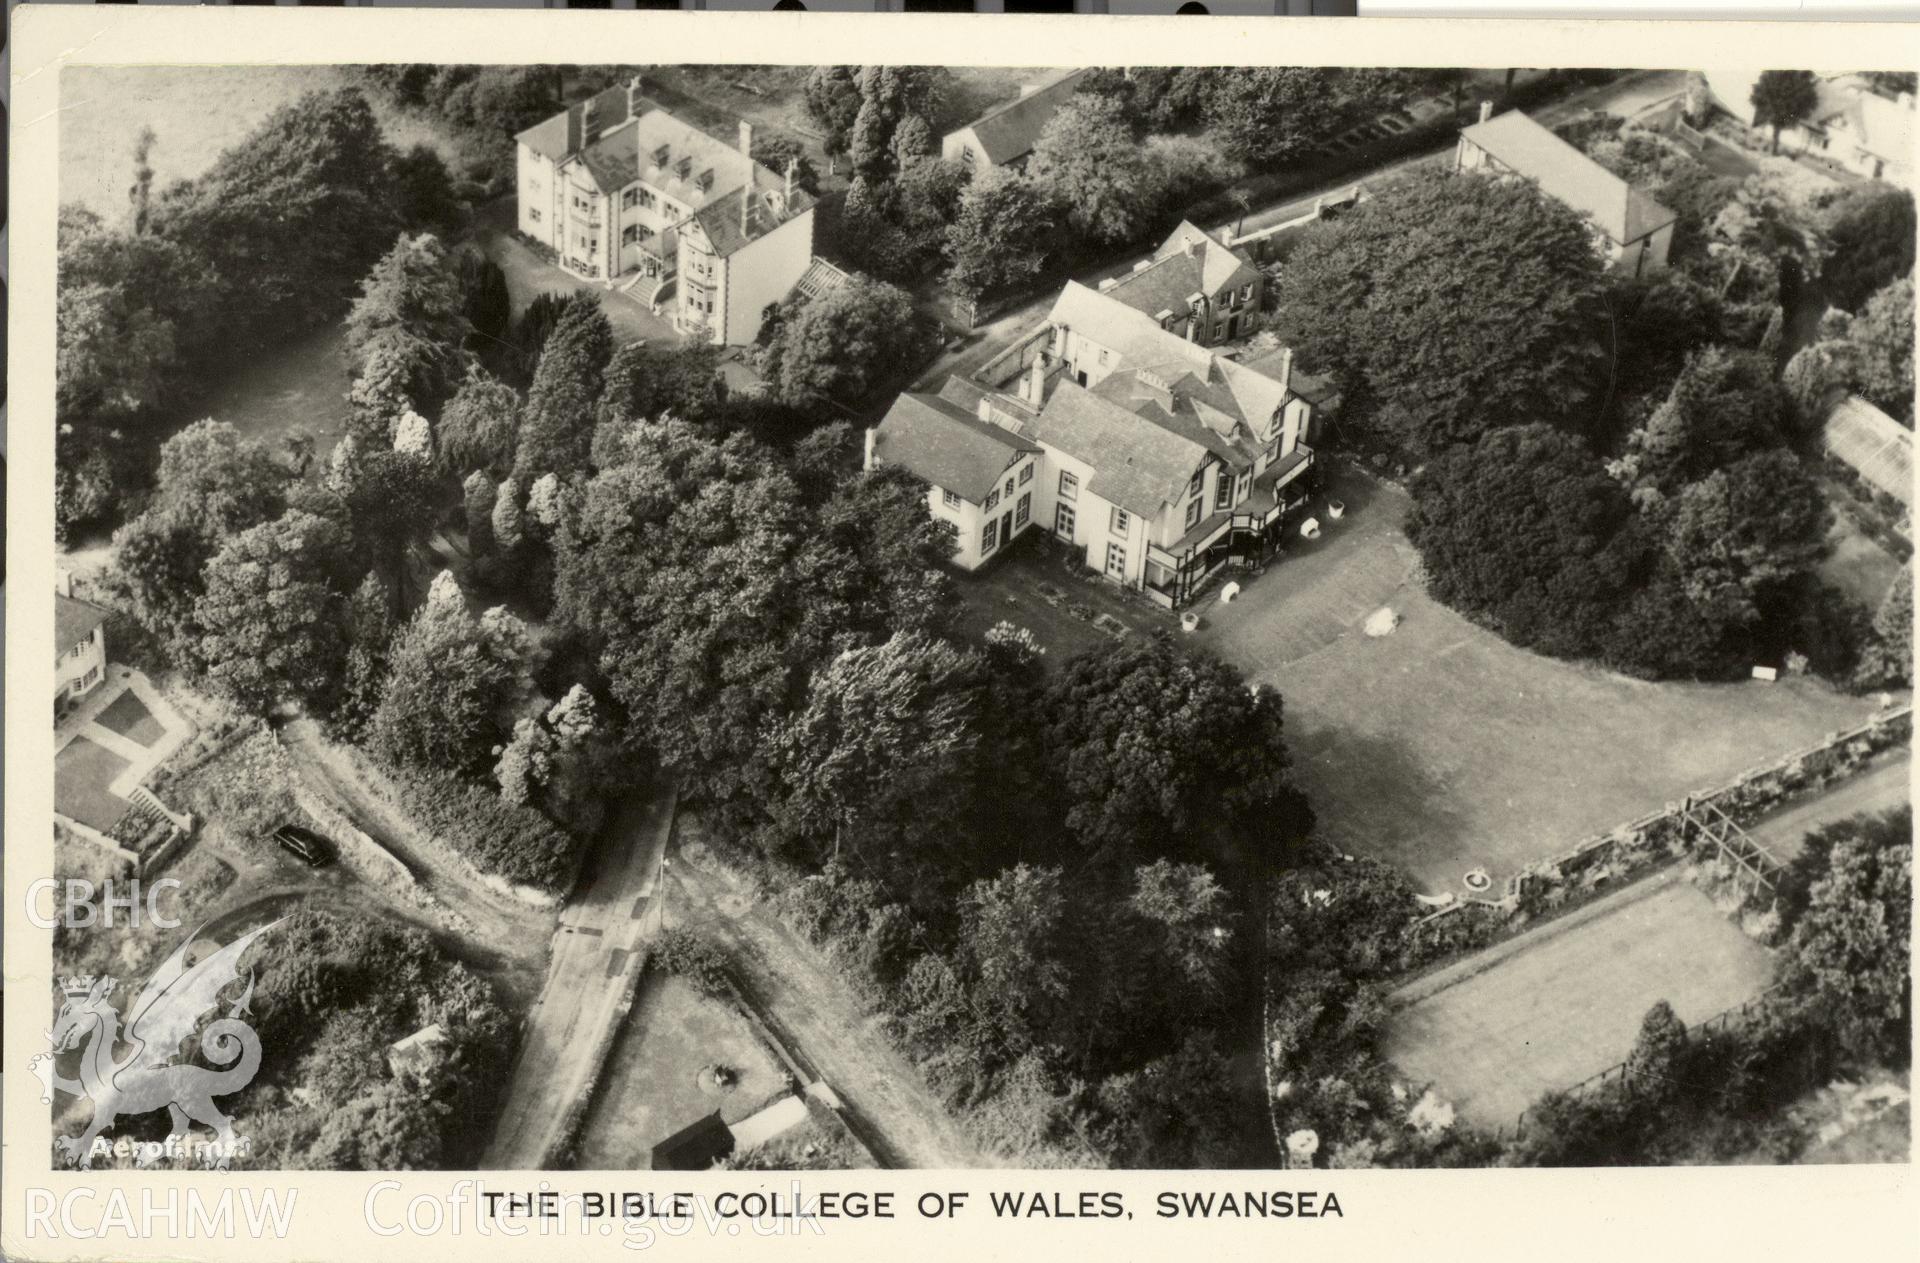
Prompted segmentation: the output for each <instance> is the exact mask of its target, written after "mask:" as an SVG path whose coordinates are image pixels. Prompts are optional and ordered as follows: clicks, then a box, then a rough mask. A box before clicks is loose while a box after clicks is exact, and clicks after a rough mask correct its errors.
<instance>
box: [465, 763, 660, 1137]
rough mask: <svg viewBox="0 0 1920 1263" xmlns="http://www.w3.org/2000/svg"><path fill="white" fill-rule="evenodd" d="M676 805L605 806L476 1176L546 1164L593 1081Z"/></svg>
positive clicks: (623, 995)
mask: <svg viewBox="0 0 1920 1263" xmlns="http://www.w3.org/2000/svg"><path fill="white" fill-rule="evenodd" d="M677 799H678V794H677V792H676V791H674V790H672V789H668V790H665V791H663V792H658V793H653V794H648V795H646V796H644V797H636V798H631V799H628V800H626V801H625V802H623V803H622V804H620V806H619V807H618V808H617V809H616V810H615V812H614V815H613V818H612V820H611V822H610V823H609V824H608V827H607V836H606V837H605V838H604V839H603V841H602V842H601V844H600V848H599V853H598V855H597V856H596V858H595V861H594V870H593V871H592V872H590V873H589V875H588V877H587V881H586V883H585V885H584V887H583V888H582V890H581V891H580V893H579V894H578V895H577V896H576V897H575V898H574V900H573V901H572V902H570V903H569V904H568V905H567V908H566V911H565V912H563V913H562V914H561V916H560V928H559V929H558V931H556V932H555V934H554V937H553V950H552V953H551V955H550V957H549V963H548V967H547V983H546V986H545V987H543V988H542V989H541V991H540V998H539V1000H538V1001H536V1002H535V1004H534V1006H533V1011H532V1012H531V1013H530V1014H528V1016H527V1023H526V1031H525V1033H524V1034H523V1035H522V1037H521V1041H520V1058H519V1061H518V1062H516V1063H515V1065H514V1069H513V1080H512V1082H511V1084H510V1085H509V1086H508V1088H507V1096H506V1100H505V1101H504V1102H503V1104H502V1105H501V1109H500V1119H499V1122H498V1124H497V1125H496V1127H495V1130H494V1134H493V1143H492V1144H491V1145H490V1146H489V1147H488V1149H487V1153H486V1157H485V1158H484V1159H482V1161H481V1163H480V1167H481V1169H482V1170H487V1171H527V1170H539V1169H543V1168H545V1167H546V1166H548V1164H549V1163H550V1162H551V1161H552V1159H553V1157H554V1154H555V1151H556V1150H557V1149H558V1148H559V1146H560V1144H561V1142H562V1140H563V1139H564V1138H565V1135H564V1133H565V1130H566V1125H567V1120H568V1116H569V1113H570V1111H571V1109H572V1107H573V1106H574V1105H575V1104H576V1103H578V1102H581V1101H582V1100H583V1099H584V1098H585V1097H586V1095H587V1094H588V1093H589V1092H590V1091H591V1090H592V1088H593V1082H594V1080H595V1079H596V1078H598V1077H599V1074H600V1067H601V1064H602V1063H603V1062H604V1060H605V1058H606V1054H607V1050H608V1049H609V1048H610V1047H611V1046H612V1043H613V1037H614V1035H615V1034H616V1033H617V1032H618V1030H619V1028H620V1024H621V1022H623V1021H624V1020H625V1019H626V1015H627V1005H628V1002H629V996H630V990H629V988H630V984H631V982H632V981H633V977H634V972H635V970H636V968H637V966H638V957H639V953H640V952H641V950H642V948H643V947H644V946H645V943H646V941H647V940H648V939H650V938H651V937H652V936H653V935H654V934H655V933H656V932H658V930H659V928H660V926H659V917H658V916H657V915H654V909H653V895H654V893H655V886H656V883H657V881H658V878H659V875H660V872H661V861H662V859H663V857H664V856H665V854H666V849H667V840H668V838H669V837H670V836H671V835H672V833H673V820H674V810H675V807H676V805H677Z"/></svg>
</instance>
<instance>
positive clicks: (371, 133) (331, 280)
mask: <svg viewBox="0 0 1920 1263" xmlns="http://www.w3.org/2000/svg"><path fill="white" fill-rule="evenodd" d="M395 157H396V155H395V153H394V151H393V149H392V147H391V146H389V145H388V144H387V143H386V141H385V139H384V138H383V137H382V135H381V133H380V125H379V122H378V120H376V119H375V117H374V114H373V108H372V107H371V106H370V105H368V103H367V100H366V98H365V97H364V96H362V95H361V94H360V93H359V92H358V91H356V90H354V89H351V88H343V89H338V90H335V91H331V92H314V93H309V94H308V95H307V96H305V97H303V98H301V99H300V100H299V101H297V102H295V103H294V104H292V105H288V106H285V107H283V108H281V109H279V110H276V111H275V112H274V113H273V114H271V115H269V116H268V117H267V119H266V121H264V122H263V123H261V125H260V126H259V127H258V128H256V129H255V130H254V131H253V132H252V133H251V134H250V135H248V136H247V138H246V139H244V140H242V141H241V142H240V143H239V144H237V145H235V146H234V147H233V148H231V149H228V150H226V151H224V152H223V153H221V155H220V156H219V157H218V158H217V159H215V160H214V162H213V165H212V166H210V167H208V168H207V170H206V171H204V172H202V173H201V174H200V175H198V176H195V177H194V178H193V179H191V180H184V181H181V182H180V183H178V184H174V185H172V186H170V187H168V188H167V189H166V190H164V191H163V192H162V194H161V196H160V197H159V198H158V199H157V201H156V202H155V204H154V207H153V217H152V224H153V231H154V232H155V233H156V234H157V235H159V236H162V237H165V238H167V239H169V240H171V241H175V242H177V243H179V244H180V245H182V246H183V247H185V248H187V249H189V250H191V251H193V252H195V253H196V254H198V255H199V256H201V257H202V258H205V259H206V260H208V261H209V263H211V265H212V267H213V271H214V273H215V275H216V277H217V278H218V286H219V295H220V299H219V303H220V310H221V313H222V319H221V326H222V332H223V336H224V337H225V338H226V339H227V340H228V345H229V347H231V348H234V349H238V348H242V347H248V346H256V347H257V346H262V345H266V344H268V343H270V342H271V341H273V340H275V339H276V338H277V337H279V336H282V335H283V334H285V333H287V332H292V331H296V330H300V329H306V328H312V327H314V326H315V325H317V324H318V323H320V322H321V321H323V320H327V319H331V318H333V317H335V316H337V315H338V314H339V312H340V311H341V310H342V309H343V308H344V307H345V306H346V304H347V301H348V299H349V298H350V297H351V296H352V292H353V287H354V285H355V283H356V282H358V281H359V279H360V278H361V277H362V276H364V275H365V274H366V271H367V269H368V267H370V266H371V265H372V264H373V262H374V260H375V259H377V258H379V257H380V255H381V253H382V252H384V251H385V250H386V249H387V247H388V246H389V245H390V244H391V243H392V240H393V236H394V234H395V233H396V232H397V231H399V229H400V228H401V227H402V224H401V222H400V219H399V215H398V212H397V210H396V209H395V207H394V204H393V201H392V199H391V197H390V196H389V194H390V193H391V185H390V182H389V175H390V172H391V169H392V164H393V162H394V159H395Z"/></svg>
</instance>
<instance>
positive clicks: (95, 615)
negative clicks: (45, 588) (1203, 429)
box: [53, 592, 107, 661]
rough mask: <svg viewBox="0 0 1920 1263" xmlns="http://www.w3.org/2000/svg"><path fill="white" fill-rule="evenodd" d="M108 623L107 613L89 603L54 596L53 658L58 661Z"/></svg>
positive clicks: (57, 595) (56, 594)
mask: <svg viewBox="0 0 1920 1263" xmlns="http://www.w3.org/2000/svg"><path fill="white" fill-rule="evenodd" d="M106 621H107V612H106V611H105V610H103V609H101V608H100V607H99V606H97V605H94V604H93V603H92V602H89V601H77V600H75V599H74V598H72V597H70V596H61V595H60V594H59V593H58V592H56V593H54V594H53V656H54V659H55V660H56V661H58V660H59V658H60V656H61V655H62V654H64V653H66V651H67V650H69V649H71V648H73V647H74V646H75V645H77V644H79V643H80V642H81V641H83V640H85V639H86V638H87V637H89V636H91V635H93V629H94V628H96V627H98V626H100V625H101V624H102V623H104V622H106Z"/></svg>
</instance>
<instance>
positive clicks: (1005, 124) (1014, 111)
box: [940, 69, 1093, 176]
mask: <svg viewBox="0 0 1920 1263" xmlns="http://www.w3.org/2000/svg"><path fill="white" fill-rule="evenodd" d="M1092 73H1093V72H1092V70H1090V69H1080V70H1074V71H1070V72H1069V73H1067V74H1064V75H1061V76H1060V77H1059V78H1057V79H1054V80H1052V81H1051V82H1049V83H1044V84H1032V85H1027V86H1024V87H1022V88H1021V90H1020V95H1019V97H1017V98H1016V99H1014V100H1012V101H1009V102H1007V103H1006V104H1005V105H1000V106H996V107H994V108H993V109H991V110H988V111H987V112H986V113H985V114H982V115H981V116H980V117H979V118H976V119H974V120H973V121H972V122H971V123H968V124H967V125H966V126H965V127H962V128H961V129H960V130H958V131H952V132H948V133H947V134H946V135H945V136H943V137H942V138H941V140H940V156H941V157H942V158H946V159H949V160H951V161H953V162H958V163H960V164H961V165H963V166H965V167H966V168H967V169H968V170H970V171H972V172H973V173H974V174H975V175H976V176H977V175H980V174H982V173H984V172H987V171H992V170H994V169H995V168H996V167H1000V168H1005V169H1007V170H1010V171H1018V170H1020V169H1021V168H1022V167H1025V166H1026V165H1027V157H1028V155H1029V154H1031V153H1032V152H1033V145H1034V142H1035V141H1037V140H1039V139H1040V133H1041V132H1042V131H1044V130H1045V129H1046V126H1047V124H1048V123H1049V122H1051V121H1052V119H1053V116H1054V114H1055V113H1057V112H1058V111H1059V109H1060V107H1061V106H1062V105H1065V104H1066V103H1067V102H1068V101H1070V100H1072V99H1073V97H1074V95H1075V94H1076V93H1078V92H1079V91H1080V84H1081V82H1082V81H1083V80H1085V79H1086V77H1087V76H1088V75H1090V74H1092Z"/></svg>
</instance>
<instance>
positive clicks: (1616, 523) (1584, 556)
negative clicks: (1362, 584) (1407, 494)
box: [1407, 425, 1645, 656]
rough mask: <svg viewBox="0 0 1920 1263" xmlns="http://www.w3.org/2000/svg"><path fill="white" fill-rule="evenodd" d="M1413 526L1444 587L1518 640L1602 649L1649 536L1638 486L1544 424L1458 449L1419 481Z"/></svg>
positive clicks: (1436, 581) (1437, 590)
mask: <svg viewBox="0 0 1920 1263" xmlns="http://www.w3.org/2000/svg"><path fill="white" fill-rule="evenodd" d="M1413 499H1414V504H1413V512H1412V514H1411V515H1410V516H1409V517H1408V519H1407V534H1408V537H1409V538H1410V539H1412V541H1413V543H1414V545H1415V547H1417V548H1418V549H1419V550H1420V557H1421V560H1422V562H1423V563H1424V564H1425V567H1426V572H1427V581H1428V584H1429V586H1430V587H1431V590H1432V592H1433V594H1434V595H1435V596H1436V597H1438V598H1439V599H1440V600H1442V601H1445V602H1446V603H1447V604H1448V605H1451V606H1453V607H1454V608H1455V609H1458V610H1460V611H1461V612H1462V613H1465V614H1467V615H1469V616H1470V617H1474V618H1478V619H1481V620H1484V621H1486V622H1489V623H1492V624H1493V625H1495V626H1496V627H1498V628H1499V629H1500V631H1501V633H1502V634H1503V635H1505V636H1506V637H1507V639H1509V640H1511V641H1513V642H1514V643H1515V644H1518V645H1523V646H1528V647H1532V648H1538V649H1541V650H1543V651H1545V652H1548V653H1554V654H1560V655H1565V656H1579V655H1583V654H1587V653H1591V652H1593V651H1594V649H1595V647H1596V646H1597V644H1598V640H1599V638H1600V637H1601V636H1602V635H1603V634H1604V631H1605V628H1606V625H1607V622H1608V620H1609V619H1610V617H1611V615H1612V611H1613V608H1614V606H1615V605H1616V603H1618V602H1620V601H1623V600H1625V599H1626V597H1627V595H1628V593H1629V592H1630V591H1631V589H1632V587H1633V580H1634V572H1635V567H1636V566H1637V565H1638V564H1639V563H1640V561H1641V556H1642V554H1643V553H1644V551H1645V544H1644V543H1643V542H1642V537H1641V536H1640V535H1639V533H1638V532H1637V531H1635V530H1633V529H1632V528H1631V522H1632V517H1633V509H1632V505H1631V504H1630V503H1629V502H1628V500H1627V494H1626V492H1625V491H1624V490H1623V489H1622V488H1621V487H1620V485H1619V484H1618V483H1616V482H1615V481H1614V480H1613V479H1612V478H1609V477H1608V476H1607V473H1606V471H1605V469H1604V468H1602V466H1601V464H1600V462H1599V460H1598V459H1597V458H1596V457H1595V456H1594V455H1593V454H1592V453H1591V452H1590V451H1588V450H1587V448H1586V446H1585V445H1584V444H1582V443H1581V442H1580V440H1578V439H1576V438H1574V437H1573V436H1571V435H1569V434H1566V433H1565V432H1563V431H1560V430H1556V429H1553V428H1552V427H1549V426H1544V425H1532V426H1524V427H1518V428H1512V429H1504V430H1495V431H1493V432H1492V433H1490V434H1488V435H1486V436H1485V437H1483V438H1482V439H1480V441H1479V442H1477V443H1475V444H1473V445H1471V446H1464V445H1463V446H1458V447H1453V448H1449V449H1447V450H1446V451H1444V452H1442V453H1441V454H1440V455H1439V456H1437V457H1435V458H1434V459H1433V460H1432V461H1430V462H1429V463H1428V464H1427V466H1426V468H1425V469H1423V470H1422V471H1421V473H1420V475H1419V477H1417V478H1416V479H1415V480H1414V484H1413Z"/></svg>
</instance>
